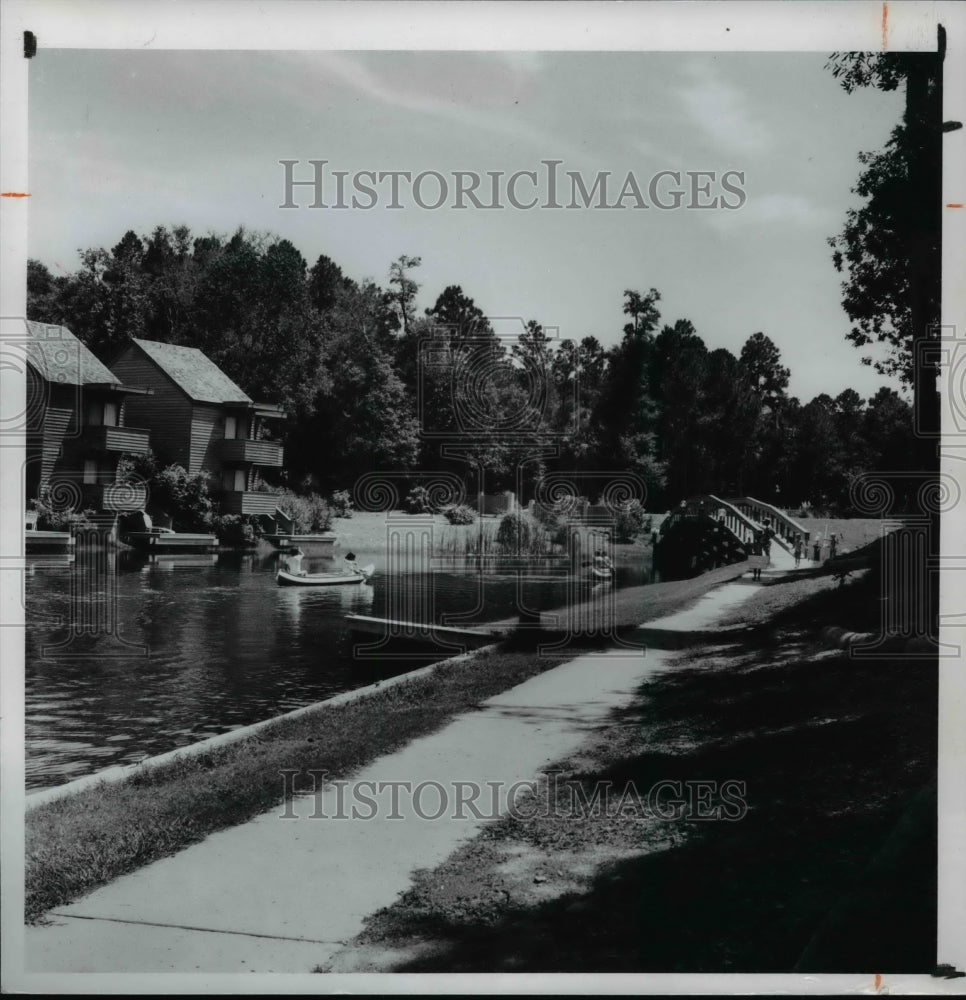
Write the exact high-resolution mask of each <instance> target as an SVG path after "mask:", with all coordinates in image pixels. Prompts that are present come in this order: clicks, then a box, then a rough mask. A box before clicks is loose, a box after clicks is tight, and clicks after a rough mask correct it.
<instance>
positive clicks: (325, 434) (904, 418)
mask: <svg viewBox="0 0 966 1000" xmlns="http://www.w3.org/2000/svg"><path fill="white" fill-rule="evenodd" d="M419 265H420V260H419V258H417V257H408V256H402V257H400V258H399V259H398V260H396V261H394V262H392V263H391V264H390V266H389V270H388V272H387V277H388V280H387V287H385V288H383V287H381V286H380V285H378V284H377V283H375V282H373V281H371V280H368V279H367V280H363V281H356V280H354V279H352V278H350V277H348V276H347V275H345V274H344V273H343V272H342V270H341V268H340V267H339V265H338V264H337V263H336V262H335V261H333V260H331V259H330V258H328V257H326V256H324V255H323V256H320V257H319V258H318V260H316V262H315V263H314V264H313V265H312V266H311V267H310V266H309V265H308V263H307V262H306V261H305V259H304V258H303V257H302V255H301V254H300V253H299V251H298V250H297V249H296V248H295V247H294V246H293V245H292V244H291V243H290V242H288V241H287V240H284V239H279V238H276V237H272V236H269V235H265V234H258V233H250V232H246V231H244V230H241V229H240V230H239V231H238V232H236V233H235V234H234V235H233V236H231V237H221V236H214V235H207V236H203V237H196V236H192V234H191V233H190V231H189V230H188V229H187V228H186V227H183V226H179V227H175V228H173V229H170V230H169V229H166V228H164V227H158V228H157V229H155V230H154V232H152V233H151V234H149V235H147V236H138V235H137V234H135V233H133V232H128V233H126V234H125V235H124V237H123V238H122V239H121V241H120V242H119V243H118V244H117V245H116V246H115V247H114V248H113V249H111V250H106V249H103V248H99V249H88V250H85V251H83V252H82V253H81V266H80V268H79V269H78V270H77V271H76V272H74V273H72V274H68V275H62V276H56V277H55V276H53V275H52V274H51V273H50V271H49V270H48V269H47V268H46V267H45V266H44V265H43V264H41V263H39V262H37V261H30V262H29V265H28V315H29V316H30V318H31V319H36V320H41V321H45V322H51V323H62V324H64V325H66V326H67V327H69V328H70V329H71V330H72V331H73V332H74V333H75V334H76V335H77V336H78V337H79V338H80V339H81V340H83V341H84V342H85V343H86V344H87V345H88V346H89V347H90V348H91V349H92V350H93V351H94V353H95V354H97V355H98V357H100V358H101V359H102V360H104V361H105V362H106V363H107V364H110V362H111V360H112V358H113V356H114V355H115V354H117V353H118V352H119V351H120V350H121V349H122V348H123V346H124V344H125V343H126V341H127V338H129V337H143V338H147V339H150V340H161V341H166V342H170V343H176V344H183V345H187V346H192V347H198V348H200V349H201V350H202V351H204V352H205V353H206V354H207V355H208V356H209V357H210V358H211V359H212V360H213V361H214V362H215V363H216V364H218V365H219V366H221V367H222V368H223V369H224V370H225V371H226V372H227V373H228V375H229V376H230V377H231V378H232V379H234V380H235V381H236V382H237V383H238V384H239V385H240V386H241V387H242V388H243V389H244V390H245V391H246V392H247V393H248V394H249V395H250V396H252V397H253V398H255V399H265V400H272V401H277V402H280V403H282V405H283V406H284V408H285V410H286V412H287V414H288V417H289V419H288V421H287V427H286V431H285V435H286V439H285V455H286V468H285V469H284V470H282V472H281V473H280V476H281V479H282V482H283V483H284V484H286V485H289V486H296V487H298V486H301V485H303V484H305V485H307V484H308V483H311V484H312V485H313V486H314V487H315V488H317V489H322V490H324V491H327V492H328V491H331V490H334V489H339V488H343V487H350V488H351V486H352V484H353V483H354V482H356V481H357V479H358V477H359V476H361V475H362V474H363V473H365V472H368V471H371V470H384V471H385V470H393V471H396V472H402V473H410V474H412V475H413V477H414V481H415V477H416V475H417V474H418V473H420V472H424V471H428V470H439V469H447V470H448V471H453V472H455V473H456V474H457V475H459V476H460V477H461V478H462V479H463V481H464V482H465V483H466V485H467V488H468V489H470V490H475V489H476V488H477V486H478V485H479V483H480V478H481V477H483V480H484V482H485V487H486V489H487V491H488V492H495V491H497V490H501V489H514V488H516V485H517V479H516V470H517V468H518V466H519V465H520V463H521V460H522V459H524V458H526V459H528V461H527V462H526V463H525V465H524V467H525V468H526V469H527V475H528V481H527V482H526V483H525V484H524V485H525V489H529V488H530V487H531V486H532V483H533V481H534V480H535V479H537V478H539V477H540V476H541V475H542V474H543V473H544V472H545V471H547V470H548V469H555V470H558V471H571V470H573V471H577V472H596V473H607V472H614V473H616V472H633V473H634V474H636V475H638V476H640V477H641V479H643V480H644V482H645V483H646V484H647V488H648V493H649V499H648V505H649V506H651V507H652V508H655V509H659V508H661V507H667V506H670V505H671V504H674V503H676V502H677V501H678V500H680V499H681V498H683V497H685V496H688V495H690V494H694V493H700V492H714V493H718V494H725V495H727V494H750V495H752V496H757V497H759V498H760V499H766V500H769V501H776V500H777V501H778V502H780V503H783V504H786V505H791V506H798V505H800V504H801V503H803V502H804V501H810V502H811V503H812V504H814V505H817V506H836V507H839V508H842V509H846V508H847V507H848V504H849V487H850V483H851V481H852V479H853V478H854V477H855V476H856V475H858V474H860V473H862V472H863V471H868V470H880V469H901V468H904V464H903V463H904V462H906V461H907V460H908V456H909V454H910V451H911V446H912V440H913V439H912V413H911V408H910V406H909V405H908V404H907V403H906V402H905V401H904V400H903V399H902V398H901V397H900V396H899V395H898V394H897V393H896V392H894V391H893V390H891V389H886V388H883V389H880V390H879V392H878V393H877V394H876V395H875V396H874V397H873V398H871V399H868V400H863V399H862V398H860V397H859V396H858V394H857V393H855V392H854V391H853V390H851V389H849V390H846V391H845V392H843V393H841V394H840V395H839V396H837V397H836V398H835V399H832V398H831V397H829V396H827V395H824V394H822V395H819V396H817V397H816V398H815V399H813V400H811V401H810V402H808V403H806V404H804V405H802V404H801V403H800V402H799V400H797V399H796V398H794V397H792V396H789V395H788V391H787V388H788V379H789V372H788V369H787V368H785V367H783V366H782V364H781V356H780V353H779V350H778V348H777V347H776V346H775V344H774V343H773V342H772V341H771V339H770V338H769V337H767V336H766V335H765V334H764V333H760V332H759V333H754V334H752V335H751V336H749V338H748V340H747V341H746V342H745V344H744V346H743V347H742V349H741V351H740V353H739V354H738V355H737V356H736V355H734V354H732V353H731V352H730V351H728V350H725V349H721V348H719V349H717V350H709V349H708V347H707V345H706V344H705V343H704V341H703V340H702V338H701V336H700V335H699V333H698V332H697V331H696V330H695V328H694V326H693V325H692V324H691V323H690V322H689V321H688V320H685V319H679V320H676V321H675V322H673V323H671V324H663V325H662V323H661V314H660V311H659V308H658V304H659V302H660V298H661V296H660V293H659V292H658V291H657V290H656V289H653V288H652V289H650V290H649V291H647V292H645V293H642V292H639V291H635V290H628V291H626V292H625V293H624V303H623V309H624V313H625V315H626V316H627V320H628V321H627V323H626V324H625V325H624V327H623V332H622V336H621V339H620V340H619V341H618V342H617V343H616V344H615V345H614V346H613V347H611V348H604V347H603V346H602V345H601V343H600V341H599V340H598V339H597V338H596V337H594V336H586V337H584V338H583V339H581V340H579V341H575V340H563V341H559V342H558V341H555V340H552V339H550V338H549V337H548V336H547V334H546V332H545V331H544V330H543V328H542V327H541V325H540V324H539V323H538V322H536V321H530V322H529V323H527V324H526V327H525V329H523V330H521V331H519V332H518V333H516V334H515V335H514V336H512V337H508V336H507V335H506V334H505V333H501V334H500V335H498V334H497V333H496V332H495V331H494V330H493V328H492V326H491V324H490V322H489V321H488V319H487V317H486V315H485V314H484V312H483V311H482V310H481V309H480V308H479V307H478V306H477V305H476V303H475V302H474V301H473V299H472V298H471V297H470V296H469V295H468V294H466V293H465V292H464V291H463V289H462V288H461V287H459V286H450V287H448V288H445V289H443V291H442V292H441V293H440V294H439V295H438V297H437V299H436V301H435V303H434V304H433V306H431V307H430V308H429V309H427V310H425V314H424V315H422V316H419V315H417V313H416V308H415V300H416V296H417V294H418V291H419V287H420V286H419V283H418V280H417V275H418V268H419ZM444 445H445V448H446V450H445V454H444V452H443V446H444Z"/></svg>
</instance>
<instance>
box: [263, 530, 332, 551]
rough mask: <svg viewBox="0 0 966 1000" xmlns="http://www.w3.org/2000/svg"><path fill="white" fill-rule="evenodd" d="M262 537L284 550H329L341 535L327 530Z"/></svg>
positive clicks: (274, 534)
mask: <svg viewBox="0 0 966 1000" xmlns="http://www.w3.org/2000/svg"><path fill="white" fill-rule="evenodd" d="M262 538H264V539H265V541H266V542H270V543H271V544H272V545H274V546H275V547H276V548H277V549H280V550H282V551H287V550H291V549H303V550H305V549H317V550H319V549H321V550H324V551H326V552H327V551H329V549H331V548H332V547H333V546H334V545H335V543H336V542H337V541H338V538H339V536H338V535H336V534H335V533H334V532H331V531H326V532H322V533H321V534H316V535H295V534H278V533H273V534H269V535H262Z"/></svg>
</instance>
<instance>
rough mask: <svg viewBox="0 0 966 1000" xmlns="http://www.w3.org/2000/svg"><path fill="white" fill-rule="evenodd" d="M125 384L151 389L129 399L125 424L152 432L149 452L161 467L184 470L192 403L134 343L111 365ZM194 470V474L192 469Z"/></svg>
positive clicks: (187, 456) (187, 454)
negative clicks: (179, 467)
mask: <svg viewBox="0 0 966 1000" xmlns="http://www.w3.org/2000/svg"><path fill="white" fill-rule="evenodd" d="M111 370H112V371H113V372H114V374H115V375H116V376H117V380H118V381H119V382H121V383H123V384H124V385H130V386H134V387H140V388H145V389H151V390H152V391H153V394H152V395H150V396H130V397H128V400H127V403H126V404H125V408H124V409H125V414H124V419H125V423H127V424H129V425H131V426H133V427H145V428H147V429H148V430H149V431H150V432H151V449H152V450H153V451H154V453H155V454H156V455H157V456H158V459H159V460H160V461H161V463H162V464H165V465H170V464H172V463H175V462H176V463H177V464H178V465H183V466H184V467H185V468H188V467H189V464H190V460H191V447H190V446H191V411H192V407H191V401H190V400H189V399H188V397H187V396H186V395H185V394H184V393H183V392H182V391H181V390H180V389H179V388H178V386H176V385H175V383H174V382H173V381H172V380H171V379H170V378H168V376H167V375H165V373H164V372H163V371H161V370H160V369H159V368H158V367H157V365H155V363H154V362H153V361H152V360H151V359H150V358H148V356H147V355H146V354H145V353H144V352H143V351H142V350H141V348H140V347H138V346H137V345H136V344H131V345H129V346H128V347H127V349H126V350H125V351H124V352H123V353H122V354H121V356H120V357H119V358H118V359H117V361H115V362H114V364H112V365H111ZM194 471H197V469H195V470H194Z"/></svg>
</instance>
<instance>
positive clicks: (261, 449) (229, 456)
mask: <svg viewBox="0 0 966 1000" xmlns="http://www.w3.org/2000/svg"><path fill="white" fill-rule="evenodd" d="M219 452H220V457H221V460H222V461H223V462H248V463H251V464H252V465H271V466H276V467H277V466H280V465H281V464H282V446H281V445H280V444H277V443H276V442H274V441H249V440H247V439H242V438H237V439H234V440H231V439H227V438H226V439H225V440H223V441H222V442H221V447H220V449H219Z"/></svg>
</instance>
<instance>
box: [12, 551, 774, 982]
mask: <svg viewBox="0 0 966 1000" xmlns="http://www.w3.org/2000/svg"><path fill="white" fill-rule="evenodd" d="M785 554H786V555H787V553H785ZM773 558H774V553H773ZM789 558H790V557H789ZM783 561H784V560H782V562H783ZM778 568H779V567H777V566H773V569H778ZM781 568H782V569H783V568H785V567H781ZM755 589H756V585H755V584H752V583H751V582H750V580H748V579H747V578H745V579H743V580H741V581H738V582H734V583H728V584H724V585H722V586H720V587H718V588H716V589H715V590H713V591H710V592H709V593H707V594H705V595H704V596H703V597H702V598H701V599H699V601H698V602H696V604H694V605H693V606H692V607H691V608H689V609H687V610H685V611H682V612H677V613H675V614H673V615H669V616H667V617H665V618H663V619H657V620H655V621H652V622H648V623H647V625H648V627H649V628H661V629H669V630H680V631H688V630H694V629H701V628H706V627H707V626H709V625H714V624H715V623H716V622H717V621H718V620H719V619H720V617H721V615H722V613H723V612H725V611H727V610H728V609H730V608H731V607H734V606H735V605H736V604H739V603H741V602H742V601H744V600H746V599H747V598H748V597H749V596H750V595H751V594H752V593H754V590H755ZM674 655H675V654H673V653H668V652H665V651H661V650H645V651H644V655H642V654H641V651H640V650H636V651H635V650H631V649H613V650H609V651H607V652H603V653H594V654H589V655H584V656H580V657H578V658H577V659H574V660H571V661H569V662H566V663H563V664H561V665H560V666H558V667H556V668H553V669H551V670H548V671H546V672H545V673H543V674H541V675H539V676H537V677H533V678H531V679H530V680H528V681H525V682H524V683H523V684H520V685H518V686H517V687H515V688H512V689H510V690H509V691H506V692H504V693H502V694H500V695H498V696H496V697H494V698H490V699H489V700H487V701H486V702H484V703H483V704H482V705H481V706H480V708H479V710H478V711H474V712H471V713H467V714H464V715H461V716H458V717H457V718H455V719H453V720H452V721H451V722H450V723H449V724H448V725H447V726H446V727H445V728H444V729H442V730H440V731H439V732H437V733H434V734H432V735H430V736H426V737H423V738H421V739H418V740H416V741H414V742H413V743H411V744H410V745H408V746H406V747H404V748H403V749H401V750H399V751H397V752H395V753H393V754H389V755H387V756H385V757H382V758H380V759H378V760H376V761H374V762H373V763H372V764H370V765H369V766H367V767H365V768H363V769H362V770H361V771H360V772H359V773H358V774H356V775H355V776H354V777H353V778H352V779H351V781H350V782H345V783H342V785H343V787H342V789H341V792H340V789H339V788H336V787H334V786H332V785H328V786H324V787H323V788H322V789H321V791H320V793H319V794H317V795H315V796H304V797H300V798H297V799H295V800H293V802H292V803H291V804H290V806H289V807H285V806H281V805H280V806H278V807H276V808H275V809H273V810H272V811H271V812H268V813H264V814H263V815H261V816H259V817H257V818H255V819H254V820H251V821H249V822H247V823H244V824H242V825H240V826H238V827H234V828H233V829H230V830H225V831H222V832H219V833H215V834H212V835H210V836H209V837H207V838H206V839H205V840H204V841H203V842H201V843H200V844H196V845H194V846H192V847H189V848H186V849H185V850H183V851H181V852H179V853H178V854H176V855H174V856H172V857H170V858H165V859H163V860H161V861H157V862H155V863H153V864H151V865H148V866H147V867H145V868H143V869H141V870H139V871H137V872H134V873H132V874H131V875H127V876H124V877H122V878H120V879H117V880H116V881H115V882H112V883H111V884H110V885H107V886H104V887H102V888H101V889H98V890H96V891H95V892H92V893H91V894H90V895H88V896H86V897H84V898H83V899H81V900H78V901H77V902H75V903H73V904H70V905H68V906H64V907H60V908H58V909H57V910H55V911H53V912H52V913H50V914H49V915H48V916H49V919H50V920H51V923H50V924H49V925H45V926H38V927H28V928H26V929H25V935H26V937H25V945H26V947H25V971H26V972H126V973H135V972H146V973H151V972H207V973H230V972H275V973H278V972H288V973H292V972H310V971H312V970H313V969H314V968H315V967H316V966H318V965H320V964H322V963H324V962H326V961H327V960H328V959H329V958H330V957H331V956H332V955H333V954H334V953H335V952H336V951H338V950H339V948H340V947H341V946H342V944H343V943H344V942H346V941H348V940H349V939H351V938H352V937H354V936H355V935H356V934H357V933H358V932H359V931H360V930H361V929H362V927H363V921H364V919H365V918H366V917H367V916H368V915H370V914H371V913H373V912H375V911H376V910H378V909H380V908H381V907H384V906H388V905H390V904H391V903H392V902H393V901H394V900H395V899H396V897H397V896H398V895H399V894H400V893H401V892H403V891H405V889H406V888H408V886H409V884H410V880H411V875H412V873H413V871H414V870H415V869H417V868H431V867H434V866H436V865H437V864H439V863H441V862H442V861H443V860H445V858H446V857H448V856H449V855H450V854H451V853H452V851H453V850H454V849H455V848H456V847H458V846H459V845H460V844H461V843H463V842H465V841H466V840H468V839H470V838H471V837H473V836H475V835H476V833H478V832H479V830H480V829H481V828H482V826H483V825H484V824H485V823H487V822H489V821H490V820H491V819H492V818H496V816H497V815H498V814H499V813H500V812H502V811H503V810H505V808H506V802H507V796H508V793H509V792H510V789H511V787H512V785H513V784H514V783H516V782H528V781H531V780H533V779H534V778H535V777H536V776H538V775H539V774H540V772H541V771H542V770H543V769H545V768H546V767H547V766H548V765H550V764H551V763H553V762H554V761H556V760H559V759H561V758H563V757H565V756H567V755H568V754H570V753H572V752H573V751H575V750H576V749H577V748H578V747H579V746H580V744H581V743H582V742H583V741H584V740H585V738H586V737H587V735H588V734H589V733H590V732H591V731H593V730H596V729H599V728H602V727H605V726H607V725H608V720H609V718H610V717H611V713H612V711H613V710H614V709H615V708H618V707H621V706H623V705H626V704H628V703H629V702H630V701H632V699H633V698H634V696H635V694H636V692H637V690H638V687H639V685H640V683H641V681H642V680H644V679H645V678H646V677H647V676H648V675H649V674H651V673H653V672H654V671H657V670H659V669H661V668H662V667H664V666H665V664H666V663H667V662H668V660H669V658H671V657H673V656H674ZM280 781H281V778H280ZM406 783H408V784H409V788H410V789H411V790H412V792H415V786H417V785H420V784H421V785H422V789H423V792H424V793H426V794H423V793H420V794H419V796H417V795H416V794H412V792H410V791H407V790H406ZM434 783H435V784H434ZM437 785H438V788H437V787H436V786H437ZM380 788H381V789H383V791H381V792H377V789H380ZM477 788H478V789H480V790H481V793H480V795H479V797H478V798H476V799H474V800H473V805H475V807H476V808H475V809H474V808H471V807H470V805H469V800H470V798H471V795H472V792H473V790H474V789H477ZM360 789H362V790H363V791H368V794H369V797H370V798H371V799H374V800H375V804H376V810H375V811H376V815H375V816H373V818H371V819H367V818H363V817H364V816H365V814H366V813H367V812H369V811H372V810H371V807H369V806H366V805H365V803H364V802H363V801H362V800H361V799H359V798H357V795H358V793H359V791H360ZM394 789H395V791H394ZM461 789H462V791H461ZM340 794H341V796H342V808H341V809H340V799H339V796H340ZM393 800H395V801H393ZM444 801H445V803H446V808H445V810H444V813H443V815H441V817H440V818H438V819H430V818H426V817H427V816H430V815H432V814H433V813H435V812H436V811H437V810H438V807H439V805H440V804H441V803H442V802H444ZM394 805H395V808H393V806H394ZM353 806H355V807H356V813H357V818H350V816H351V813H352V810H353ZM285 812H287V813H288V814H289V818H281V817H282V814H283V813H285ZM313 813H315V816H313ZM340 813H341V816H342V817H343V818H339V814H340ZM475 813H478V814H479V815H475Z"/></svg>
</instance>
